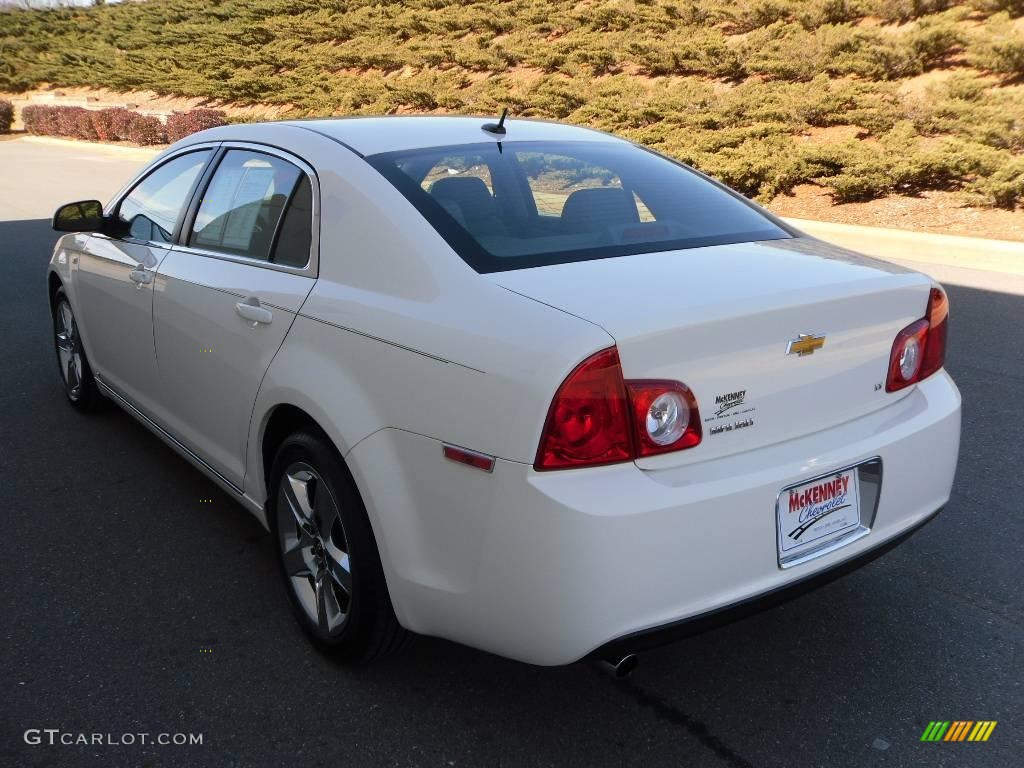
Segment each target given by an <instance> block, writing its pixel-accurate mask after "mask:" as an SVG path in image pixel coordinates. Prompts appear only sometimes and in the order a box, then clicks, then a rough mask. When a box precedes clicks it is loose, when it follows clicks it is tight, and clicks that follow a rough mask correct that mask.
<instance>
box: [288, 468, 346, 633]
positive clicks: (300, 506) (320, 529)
mask: <svg viewBox="0 0 1024 768" xmlns="http://www.w3.org/2000/svg"><path fill="white" fill-rule="evenodd" d="M277 531H278V544H279V546H280V547H281V555H282V562H283V563H284V571H285V575H286V577H287V580H288V583H289V585H290V587H291V589H292V590H293V591H294V593H295V596H296V597H297V598H298V602H299V604H300V605H301V606H302V608H303V610H304V611H305V613H306V616H307V617H308V618H309V620H310V621H312V622H313V624H315V625H316V626H317V627H318V628H319V630H320V633H321V634H322V635H324V636H326V637H336V636H337V635H339V634H341V632H342V630H343V629H344V628H345V624H346V621H347V619H348V615H349V612H350V609H351V605H352V569H351V564H350V561H349V547H348V540H347V539H346V537H345V529H344V527H343V526H342V522H341V514H340V512H339V510H338V504H337V502H336V501H335V499H334V495H333V494H332V493H331V491H330V489H329V488H328V487H327V484H326V483H325V482H324V480H323V478H322V477H321V476H320V475H319V474H318V473H317V471H316V470H315V469H314V468H313V467H312V466H310V465H309V464H306V463H305V462H295V463H293V464H291V465H289V466H288V468H287V469H285V471H284V474H283V475H282V477H281V482H280V483H279V486H278V493H277Z"/></svg>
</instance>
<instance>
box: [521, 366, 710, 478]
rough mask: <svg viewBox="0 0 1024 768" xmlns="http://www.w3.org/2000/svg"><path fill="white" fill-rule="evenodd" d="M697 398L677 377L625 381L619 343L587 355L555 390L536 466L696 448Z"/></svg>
mask: <svg viewBox="0 0 1024 768" xmlns="http://www.w3.org/2000/svg"><path fill="white" fill-rule="evenodd" d="M700 440H701V428H700V414H699V413H698V411H697V399H696V398H695V397H694V396H693V393H692V392H691V391H690V390H689V389H688V388H687V387H686V386H684V385H683V384H680V383H679V382H677V381H653V380H643V381H626V380H625V379H624V378H623V375H622V365H621V364H620V362H619V353H618V350H617V349H616V348H615V347H611V348H610V349H605V350H602V351H601V352H598V353H597V354H595V355H593V356H591V357H589V358H587V359H586V360H584V361H583V362H582V363H580V365H578V366H577V367H576V368H575V369H574V370H573V371H572V373H570V374H569V376H568V377H566V379H565V381H564V382H562V386H561V387H559V389H558V392H556V393H555V397H554V399H553V400H552V401H551V408H550V410H549V411H548V418H547V421H546V422H545V424H544V433H543V436H542V437H541V441H540V448H539V449H538V451H537V460H536V462H535V463H534V468H535V469H537V470H548V469H568V468H570V467H593V466H598V465H601V464H614V463H618V462H623V461H632V460H633V459H635V458H638V457H640V456H652V455H655V454H659V453H666V452H668V451H678V450H681V449H683V448H692V447H693V446H695V445H697V444H698V443H699V442H700Z"/></svg>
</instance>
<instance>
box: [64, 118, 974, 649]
mask: <svg viewBox="0 0 1024 768" xmlns="http://www.w3.org/2000/svg"><path fill="white" fill-rule="evenodd" d="M54 227H55V228H56V229H57V230H59V231H62V232H67V233H69V234H66V235H64V236H63V237H61V239H60V240H59V241H58V243H57V246H56V248H55V250H54V253H53V257H52V260H51V261H50V264H49V270H48V288H49V297H50V305H51V308H52V315H53V323H54V340H55V346H56V356H57V360H58V363H59V366H60V375H61V380H62V382H63V387H64V392H65V394H66V396H67V399H68V400H69V401H70V403H71V405H72V406H74V407H75V408H77V409H79V410H83V411H89V410H94V409H96V408H97V406H99V405H100V404H101V403H103V402H105V401H113V402H114V403H116V404H117V405H119V406H120V407H122V408H123V409H125V410H126V411H128V412H129V413H130V414H131V415H132V416H134V417H135V418H137V419H138V420H139V421H141V422H142V423H143V424H144V425H146V426H147V427H148V428H149V429H151V430H152V431H153V432H154V433H156V435H157V436H159V437H160V438H161V439H163V440H164V441H165V442H166V443H167V444H168V445H169V446H170V447H171V448H173V449H174V450H175V451H177V452H178V453H179V454H181V455H182V456H183V457H185V458H186V459H187V460H188V461H190V462H192V463H193V464H194V465H195V466H196V467H198V468H199V469H200V470H201V471H203V472H204V473H206V474H207V475H208V476H209V477H210V478H211V479H212V480H213V481H214V482H215V483H217V484H218V485H219V486H220V487H221V488H222V489H223V490H224V491H225V492H226V493H228V494H229V495H230V496H231V497H232V498H234V499H236V500H237V501H238V502H240V503H241V504H242V505H243V506H245V507H246V508H248V509H249V510H250V511H251V512H252V513H253V514H255V515H256V516H257V517H258V518H259V519H260V521H261V522H262V523H263V524H264V525H265V526H266V527H267V528H268V529H269V530H270V531H271V532H272V534H273V536H274V539H275V541H276V543H277V549H278V552H279V555H280V557H279V560H280V563H279V566H280V571H281V574H282V577H283V581H284V584H285V585H286V591H287V594H288V596H289V599H290V601H291V603H292V606H293V608H294V612H295V614H296V616H297V617H298V620H299V622H300V623H301V625H302V627H303V628H304V629H305V631H306V632H307V633H308V634H309V636H310V637H311V638H312V639H313V641H315V642H316V643H317V644H318V645H320V646H322V647H324V648H326V649H329V650H330V651H332V652H333V653H335V654H336V655H337V656H338V657H339V658H341V659H344V660H348V661H367V660H370V659H373V658H375V657H377V656H380V655H382V654H384V653H387V652H389V651H391V650H393V649H395V648H397V647H398V646H400V645H402V643H403V641H404V639H405V638H406V637H408V636H409V634H410V633H421V634H426V635H434V636H439V637H444V638H449V639H451V640H454V641H457V642H460V643H464V644H466V645H469V646H473V647H476V648H481V649H484V650H487V651H491V652H493V653H497V654H501V655H503V656H507V657H510V658H513V659H518V660H522V661H526V662H531V663H534V664H540V665H557V664H566V663H570V662H573V661H575V660H578V659H581V658H583V657H591V658H595V659H602V660H605V661H610V662H611V663H613V664H615V663H625V661H628V660H629V659H631V658H633V657H632V655H631V654H632V653H633V652H634V651H636V650H638V649H641V648H644V647H646V646H648V645H650V644H653V643H656V642H663V641H665V640H666V639H670V638H672V637H675V636H679V635H682V634H686V633H692V632H695V631H698V630H701V629H704V628H705V627H708V626H711V625H712V624H715V623H719V622H723V621H728V620H731V619H734V618H736V617H738V616H740V615H742V614H744V613H746V612H749V611H751V610H755V609H759V608H763V607H765V606H768V605H772V604H774V603H777V602H779V601H781V600H784V599H787V598H788V597H790V596H792V595H794V594H797V593H798V592H801V591H804V590H806V589H808V588H810V587H813V586H816V585H818V584H821V583H824V582H826V581H828V580H830V579H832V578H835V577H836V576H838V575H840V574H842V573H845V572H847V571H849V570H851V569H852V568H855V567H857V566H859V565H861V564H863V563H865V562H867V561H869V560H871V559H872V558H874V557H876V556H877V555H879V554H881V553H882V552H883V551H885V550H887V549H889V548H891V547H892V546H893V545H895V544H896V543H898V542H900V541H901V540H903V539H904V538H906V537H907V536H908V535H910V534H911V533H912V532H914V531H915V530H916V529H918V528H920V527H921V526H922V525H923V524H924V523H925V522H927V521H928V520H930V519H931V518H932V517H933V516H934V515H935V514H936V513H937V512H938V511H939V510H940V509H941V508H942V507H943V506H944V505H945V503H946V502H947V500H948V498H949V495H950V488H951V485H952V482H953V476H954V472H955V469H956V462H957V452H958V447H959V439H960V396H959V393H958V391H957V389H956V386H955V385H954V384H953V381H952V380H951V379H950V377H949V376H948V375H947V373H946V372H945V370H944V369H943V358H944V354H945V347H946V335H947V324H948V323H947V316H948V304H947V299H946V294H945V293H944V292H943V290H942V288H941V287H939V286H938V285H936V284H935V283H933V282H932V281H931V280H930V279H929V278H928V277H925V276H924V275H921V274H917V273H915V272H911V271H908V270H905V269H902V268H899V267H896V266H893V265H891V264H887V263H884V262H880V261H876V260H873V259H870V258H867V257H865V256H860V255H858V254H856V253H853V252H850V251H847V250H842V249H839V248H836V247H833V246H830V245H827V244H825V243H823V242H820V241H818V240H815V239H813V238H810V237H808V236H806V235H804V234H802V233H801V232H799V231H797V230H795V229H793V228H792V227H791V226H789V225H788V224H786V223H784V222H782V221H780V220H779V219H777V218H776V217H774V216H772V215H771V214H770V213H768V212H767V211H765V210H763V209H761V208H759V207H758V206H756V205H754V204H753V203H751V202H749V201H747V200H745V199H744V198H742V197H741V196H739V195H737V194H735V193H733V192H731V191H730V190H729V189H727V188H725V187H723V186H722V185H720V184H718V183H717V182H715V181H713V180H711V179H709V178H707V177H706V176H703V175H701V174H699V173H697V172H695V171H693V170H691V169H690V168H687V167H686V166H683V165H680V164H678V163H676V162H674V161H672V160H670V159H668V158H665V157H663V156H661V155H658V154H656V153H654V152H651V151H649V150H646V149H644V148H642V147H639V146H637V145H635V144H632V143H630V142H627V141H624V140H621V139H618V138H615V137H613V136H609V135H607V134H604V133H599V132H596V131H592V130H587V129H584V128H578V127H571V126H566V125H560V124H553V123H545V122H534V121H527V120H508V121H507V122H506V121H505V119H504V116H503V117H502V119H501V120H500V121H499V122H498V123H494V122H486V121H484V120H483V119H479V118H469V117H458V118H456V117H419V118H412V117H391V118H364V119H346V120H315V121H295V122H278V123H271V124H256V125H237V126H228V127H223V128H216V129H213V130H210V131H204V132H202V133H198V134H195V135H193V136H190V137H188V138H186V139H184V140H182V141H181V142H179V143H177V144H175V145H173V146H172V147H170V148H169V149H168V150H167V151H166V152H164V153H163V154H162V155H160V156H159V157H158V158H156V159H155V160H154V161H153V162H152V163H151V164H150V165H149V166H148V167H147V168H146V169H145V170H144V171H143V172H142V173H141V174H140V175H139V176H138V177H137V178H136V179H134V180H133V181H132V182H130V183H129V184H128V185H127V186H126V187H125V188H124V189H123V190H122V191H121V192H120V193H118V194H117V195H116V196H115V197H114V199H113V200H112V201H111V202H109V203H108V204H107V205H106V206H103V205H101V204H100V203H99V202H98V201H95V200H92V201H83V202H79V203H71V204H69V205H66V206H63V207H61V208H60V209H59V210H58V211H57V213H56V215H55V217H54ZM865 599H869V597H868V596H865Z"/></svg>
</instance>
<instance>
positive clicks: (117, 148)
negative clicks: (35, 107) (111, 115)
mask: <svg viewBox="0 0 1024 768" xmlns="http://www.w3.org/2000/svg"><path fill="white" fill-rule="evenodd" d="M16 140H17V141H27V142H30V143H32V144H49V145H50V146H55V147H72V148H75V149H82V148H86V149H99V150H103V151H107V152H112V153H114V154H124V155H134V156H136V157H139V158H143V159H149V158H151V157H155V156H156V155H158V154H160V153H161V152H163V151H164V150H165V149H167V146H168V145H166V144H162V145H159V146H156V147H126V146H124V145H123V144H107V143H105V142H102V141H85V140H81V139H62V138H58V137H56V136H20V137H18V138H17V139H16Z"/></svg>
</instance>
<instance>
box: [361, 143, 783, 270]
mask: <svg viewBox="0 0 1024 768" xmlns="http://www.w3.org/2000/svg"><path fill="white" fill-rule="evenodd" d="M367 161H368V162H369V163H370V164H371V165H372V166H373V167H374V168H376V169H377V170H378V171H379V172H380V173H381V174H383V175H384V176H385V177H386V178H387V179H388V180H389V181H390V182H391V183H392V184H393V185H394V186H395V187H396V188H397V189H398V190H399V191H400V192H401V193H402V194H403V195H404V196H405V197H406V198H407V199H408V200H409V202H411V203H412V204H413V205H414V206H416V208H417V210H419V212H420V213H421V214H423V216H424V217H425V218H426V219H427V221H429V222H430V224H431V225H433V227H434V228H435V229H436V230H437V231H438V233H439V234H440V235H441V236H442V237H443V238H444V239H445V240H446V241H447V242H448V244H449V245H451V247H452V248H453V249H454V250H455V251H456V252H457V253H458V254H459V255H460V256H461V257H462V258H463V259H464V260H465V261H466V262H467V263H468V264H469V265H470V266H471V267H473V268H474V269H475V270H477V271H478V272H501V271H504V270H509V269H522V268H525V267H538V266H546V265H549V264H563V263H566V262H570V261H586V260H589V259H602V258H609V257H614V256H628V255H631V254H637V253H651V252H653V251H670V250H678V249H684V248H697V247H700V246H706V245H722V244H726V243H741V242H751V241H755V240H778V239H781V238H788V237H790V235H789V233H787V232H786V231H785V230H784V229H782V228H781V227H780V226H778V225H777V224H775V223H774V222H773V221H772V220H771V219H769V218H768V217H767V216H765V215H764V214H763V213H761V212H760V211H759V210H758V209H757V208H756V207H754V206H753V205H751V204H750V203H748V202H747V201H746V200H744V199H742V198H740V197H739V196H738V195H735V194H733V193H731V192H729V191H728V190H726V189H724V188H722V187H720V186H718V185H717V184H715V183H714V182H711V181H709V180H708V179H706V178H704V177H702V176H701V175H700V174H697V173H695V172H694V171H692V170H690V169H688V168H686V167H685V166H683V165H680V164H678V163H675V162H673V161H671V160H669V159H667V158H665V157H662V156H661V155H658V154H655V153H653V152H649V151H647V150H645V149H642V148H641V147H637V146H635V145H633V144H629V143H627V142H620V141H608V142H589V141H580V142H564V141H563V142H538V141H525V142H514V141H509V142H502V143H501V144H500V145H499V144H498V143H493V144H492V143H479V144H465V145H460V146H452V147H433V148H429V149H416V150H406V151H400V152H387V153H383V154H379V155H372V156H370V157H368V158H367Z"/></svg>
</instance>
